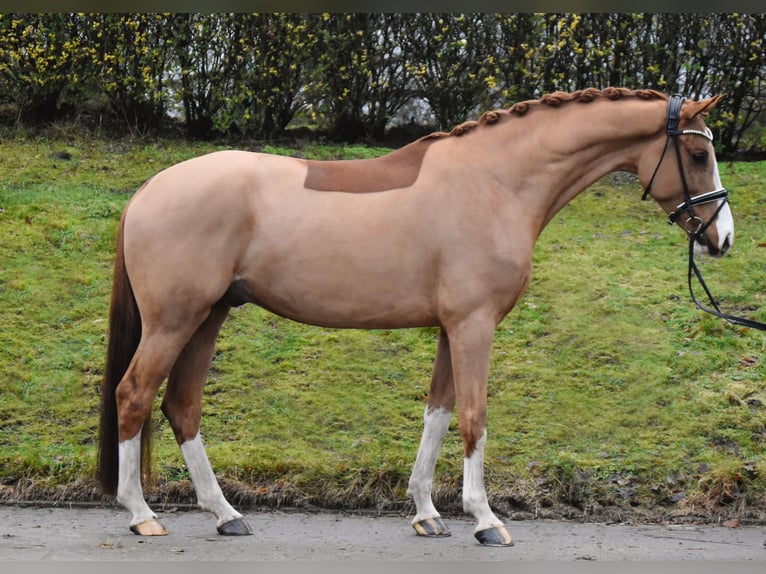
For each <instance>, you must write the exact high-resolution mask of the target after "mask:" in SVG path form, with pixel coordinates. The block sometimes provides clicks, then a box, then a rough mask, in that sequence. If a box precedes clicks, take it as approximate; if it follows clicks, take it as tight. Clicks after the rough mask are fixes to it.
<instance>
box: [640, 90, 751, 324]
mask: <svg viewBox="0 0 766 574" xmlns="http://www.w3.org/2000/svg"><path fill="white" fill-rule="evenodd" d="M683 103H684V98H683V97H682V96H679V95H677V94H673V95H672V96H670V98H669V99H668V120H667V128H666V133H667V138H666V139H665V146H664V147H663V148H662V155H661V156H660V160H659V162H657V167H655V168H654V173H653V174H652V177H651V179H650V180H649V184H648V185H647V186H646V189H645V190H644V195H643V196H642V197H641V199H642V200H646V198H647V197H648V196H649V190H650V189H651V187H652V183H653V182H654V178H655V176H656V175H657V172H658V171H659V169H660V165H662V160H663V159H664V158H665V152H666V151H667V149H668V145H669V144H670V140H671V139H672V140H673V144H674V145H673V147H674V148H675V150H676V160H677V161H678V173H679V175H680V176H681V184H682V185H683V189H684V201H683V202H682V203H679V204H678V205H677V206H676V208H675V209H674V210H673V211H672V212H671V213H670V214H668V223H669V224H670V225H673V224H674V223H676V221H677V220H678V217H679V215H680V214H681V213H683V212H684V211H685V212H686V214H687V219H686V222H685V223H684V225H683V228H684V229H685V230H686V233H687V234H688V235H689V273H688V283H689V294H690V295H691V297H692V300H693V301H694V304H695V305H696V306H697V308H698V309H700V310H702V311H705V312H706V313H710V314H711V315H715V316H716V317H720V318H722V319H725V320H726V321H728V322H729V323H732V324H735V325H741V326H743V327H750V328H753V329H760V330H761V331H764V330H766V323H761V322H760V321H754V320H752V319H746V318H744V317H737V316H736V315H730V314H728V313H723V312H721V309H720V307H719V306H718V303H717V301H716V300H715V299H714V298H713V295H712V294H711V293H710V290H709V289H708V287H707V285H706V284H705V280H704V279H703V278H702V273H701V272H700V270H699V268H698V267H697V264H696V263H695V262H694V243H695V242H696V241H698V240H699V241H702V236H703V235H704V233H705V232H706V231H707V229H708V227H710V225H711V224H712V223H713V222H714V221H715V220H716V218H717V217H718V214H719V213H720V212H721V209H723V206H724V205H726V203H727V202H728V196H729V192H728V191H727V190H726V189H725V188H721V189H716V190H713V191H709V192H707V193H701V194H700V195H697V196H695V197H692V196H691V194H690V193H689V186H688V184H687V183H686V174H685V173H684V166H683V163H682V161H681V146H680V144H679V142H678V136H681V135H687V134H693V135H698V136H702V137H704V138H706V139H707V140H709V141H711V142H712V141H713V133H712V132H711V131H710V129H709V128H708V127H705V131H704V132H703V131H700V130H692V129H685V130H680V129H678V124H679V121H680V118H681V106H682V105H683ZM719 200H723V201H721V202H720V204H719V205H718V208H717V209H716V210H715V212H714V213H713V215H712V216H711V217H710V218H709V219H708V221H707V223H703V221H702V219H701V218H700V217H698V216H697V215H695V214H694V207H695V206H697V205H705V204H708V203H713V202H715V201H719ZM692 276H695V277H696V278H697V281H699V284H700V285H701V286H702V289H703V290H704V291H705V294H706V295H707V298H708V300H709V301H710V304H711V305H712V306H713V309H709V308H707V307H705V306H704V305H702V303H701V302H700V300H699V299H697V297H696V296H695V295H694V289H693V287H692Z"/></svg>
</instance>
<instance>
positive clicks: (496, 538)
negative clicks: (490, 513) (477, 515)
mask: <svg viewBox="0 0 766 574" xmlns="http://www.w3.org/2000/svg"><path fill="white" fill-rule="evenodd" d="M473 535H474V536H475V537H476V540H478V541H479V544H482V545H483V546H513V539H512V538H511V535H510V534H508V531H507V530H506V529H505V526H494V527H492V528H487V529H486V530H479V531H478V532H474V534H473Z"/></svg>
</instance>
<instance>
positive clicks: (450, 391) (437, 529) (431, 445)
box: [407, 330, 455, 537]
mask: <svg viewBox="0 0 766 574" xmlns="http://www.w3.org/2000/svg"><path fill="white" fill-rule="evenodd" d="M454 407H455V386H454V384H453V383H452V364H451V359H450V352H449V342H448V340H447V335H446V334H445V333H444V331H443V330H442V331H440V333H439V345H438V347H437V350H436V359H435V360H434V368H433V373H432V375H431V390H430V392H429V394H428V404H427V405H426V409H425V413H424V415H423V437H422V438H421V440H420V447H419V448H418V456H417V458H416V459H415V465H414V466H413V468H412V474H411V475H410V481H409V485H408V488H407V496H409V497H410V498H412V500H413V502H414V503H415V510H416V514H415V517H414V518H413V519H412V527H413V528H414V529H415V532H417V533H418V535H419V536H430V537H440V536H449V535H450V531H449V528H447V525H446V524H444V521H443V520H442V519H441V516H440V515H439V512H438V511H437V510H436V507H435V506H434V503H433V500H432V498H431V489H432V486H433V478H434V470H435V468H436V459H437V457H438V455H439V450H440V449H441V445H442V442H443V441H444V435H446V434H447V430H448V429H449V423H450V419H451V418H452V410H453V408H454Z"/></svg>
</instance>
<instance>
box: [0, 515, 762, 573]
mask: <svg viewBox="0 0 766 574" xmlns="http://www.w3.org/2000/svg"><path fill="white" fill-rule="evenodd" d="M246 519H247V520H248V522H249V523H250V525H251V526H252V527H253V530H254V532H255V534H254V535H253V536H246V537H234V538H231V537H224V536H220V535H218V534H217V533H216V531H215V521H214V519H213V518H212V516H211V515H208V514H205V513H202V512H199V511H179V512H170V513H162V514H160V520H161V521H162V522H163V523H164V524H165V526H166V527H167V528H168V530H169V531H170V534H169V536H165V537H159V538H144V537H139V536H136V535H134V534H132V533H131V532H130V531H129V530H128V528H127V520H128V515H127V514H126V513H125V512H124V511H122V510H120V509H116V508H71V509H68V508H60V507H58V508H32V507H21V508H20V507H12V506H0V560H5V561H68V560H76V561H115V560H116V561H121V560H152V561H198V560H222V561H231V560H236V561H324V560H332V561H348V560H363V561H374V562H377V561H399V560H407V561H456V560H459V561H466V560H470V561H474V560H475V561H510V562H519V561H521V562H524V561H633V562H636V561H686V560H692V561H753V560H754V561H766V546H765V545H764V544H765V542H764V540H765V538H766V527H763V526H740V527H737V528H727V527H724V526H720V525H627V524H582V523H577V522H559V521H547V520H532V521H514V522H510V523H509V524H508V526H509V531H510V532H511V534H512V536H513V537H514V540H515V546H513V547H510V548H488V547H482V546H479V545H478V544H477V543H476V542H475V540H474V538H473V535H472V531H473V526H472V523H471V522H469V521H467V520H465V519H463V518H459V517H458V518H455V517H452V518H449V519H448V520H447V523H448V525H449V526H450V528H451V529H452V536H451V537H449V538H441V539H424V538H420V537H418V536H416V535H415V533H414V530H412V528H411V527H410V526H409V520H408V519H407V518H405V517H397V516H381V517H369V516H359V515H348V514H343V515H338V514H326V513H320V514H306V513H297V512H274V511H254V512H251V513H249V514H247V515H246Z"/></svg>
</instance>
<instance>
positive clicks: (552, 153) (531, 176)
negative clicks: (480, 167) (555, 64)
mask: <svg viewBox="0 0 766 574" xmlns="http://www.w3.org/2000/svg"><path fill="white" fill-rule="evenodd" d="M664 105H665V104H664V103H663V102H656V103H655V105H650V104H649V103H647V102H641V101H638V100H633V101H625V102H622V101H619V102H612V101H598V102H592V103H588V104H580V103H576V102H573V103H570V104H567V105H566V106H565V107H562V108H559V109H546V110H540V112H539V113H538V114H537V116H538V117H537V118H535V117H534V114H535V111H532V112H530V114H529V116H527V117H525V118H524V120H525V122H524V124H526V125H522V122H518V125H517V126H513V125H512V122H508V124H507V125H508V127H509V128H511V129H514V130H517V131H516V134H514V139H512V140H510V141H511V142H512V144H511V145H510V146H507V147H506V149H508V152H509V153H510V154H511V157H512V158H513V159H512V162H511V164H512V165H510V166H509V169H510V170H511V172H510V175H511V177H510V178H509V187H510V189H511V191H512V192H513V193H515V194H517V195H518V196H519V197H520V198H522V199H523V201H525V203H527V205H531V206H534V207H535V208H536V210H537V211H538V217H539V218H540V221H541V222H542V227H544V226H545V225H546V224H547V223H548V222H549V221H550V220H551V219H552V218H553V216H554V215H556V213H558V211H559V210H560V209H561V208H562V207H563V206H564V205H566V204H567V203H569V202H570V201H571V200H572V199H573V198H574V197H576V196H577V195H578V194H579V193H580V192H582V191H583V190H584V189H586V188H587V187H588V186H590V185H591V184H593V183H595V182H596V181H598V180H599V179H601V178H602V177H604V176H605V175H607V174H608V173H611V172H613V171H617V170H624V171H630V172H633V173H636V172H637V170H638V161H639V159H640V157H641V154H642V151H643V150H644V148H645V147H646V146H647V145H648V144H649V143H650V142H651V141H654V139H655V138H656V137H657V135H658V134H659V132H660V131H661V128H662V126H661V124H660V123H659V122H661V119H662V109H664ZM526 120H530V121H526ZM524 142H534V145H532V146H530V145H528V144H527V145H525V143H524ZM542 227H541V229H542Z"/></svg>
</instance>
